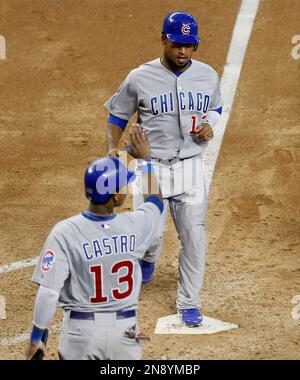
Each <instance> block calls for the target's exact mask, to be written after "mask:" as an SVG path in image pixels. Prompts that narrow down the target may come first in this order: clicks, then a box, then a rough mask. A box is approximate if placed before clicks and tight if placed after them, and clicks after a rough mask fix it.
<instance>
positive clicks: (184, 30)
mask: <svg viewBox="0 0 300 380" xmlns="http://www.w3.org/2000/svg"><path fill="white" fill-rule="evenodd" d="M181 31H182V34H184V35H185V36H188V35H189V34H190V33H191V27H190V26H189V25H188V24H183V25H182V27H181Z"/></svg>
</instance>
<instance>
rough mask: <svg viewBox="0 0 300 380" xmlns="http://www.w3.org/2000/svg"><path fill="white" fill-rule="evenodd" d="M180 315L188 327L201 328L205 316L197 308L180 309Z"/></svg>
mask: <svg viewBox="0 0 300 380" xmlns="http://www.w3.org/2000/svg"><path fill="white" fill-rule="evenodd" d="M178 314H179V316H180V317H181V319H182V321H183V323H184V324H185V325H186V326H187V327H197V326H201V323H202V321H203V316H202V314H201V313H200V311H199V310H198V309H196V308H191V309H178Z"/></svg>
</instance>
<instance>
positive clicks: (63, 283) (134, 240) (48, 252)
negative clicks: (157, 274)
mask: <svg viewBox="0 0 300 380" xmlns="http://www.w3.org/2000/svg"><path fill="white" fill-rule="evenodd" d="M160 216H161V214H160V211H159V208H158V207H157V206H156V205H155V204H154V203H152V202H146V203H143V204H142V205H141V206H140V207H139V208H138V209H137V210H136V211H135V212H125V213H121V214H117V215H114V214H113V215H110V216H107V217H100V216H97V215H94V214H91V213H89V212H85V213H82V214H78V215H76V216H74V217H71V218H69V219H66V220H64V221H61V222H59V223H58V224H57V225H56V226H55V227H54V228H53V230H52V231H51V233H50V234H49V236H48V238H47V240H46V242H45V244H44V247H43V249H42V252H41V255H40V259H39V262H38V263H37V265H36V268H35V271H34V274H33V277H32V281H34V282H36V283H38V284H41V285H44V286H46V287H48V288H51V289H54V290H56V291H57V292H59V293H60V297H59V303H60V306H62V307H63V308H65V309H71V310H78V311H91V312H93V311H94V312H97V311H99V312H101V311H110V312H114V311H118V310H126V309H132V308H135V307H136V305H137V302H138V296H139V291H140V285H141V269H140V265H139V262H138V259H140V258H142V257H143V256H144V253H145V251H146V250H147V249H148V247H149V246H150V244H151V243H152V242H153V240H154V239H155V236H156V234H157V225H158V224H159V220H160Z"/></svg>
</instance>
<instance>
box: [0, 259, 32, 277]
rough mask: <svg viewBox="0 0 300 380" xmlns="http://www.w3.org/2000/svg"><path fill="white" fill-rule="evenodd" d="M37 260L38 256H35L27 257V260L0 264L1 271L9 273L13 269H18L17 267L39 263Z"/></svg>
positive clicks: (21, 267)
mask: <svg viewBox="0 0 300 380" xmlns="http://www.w3.org/2000/svg"><path fill="white" fill-rule="evenodd" d="M37 261H38V257H34V258H33V259H25V260H21V261H17V262H15V263H11V264H5V265H2V266H0V273H7V272H12V271H13V270H17V269H23V268H27V267H32V266H34V265H35V264H36V263H37Z"/></svg>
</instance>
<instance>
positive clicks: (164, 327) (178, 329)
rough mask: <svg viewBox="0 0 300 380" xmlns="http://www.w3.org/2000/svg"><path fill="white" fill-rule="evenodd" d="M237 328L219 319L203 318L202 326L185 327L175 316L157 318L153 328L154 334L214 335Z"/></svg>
mask: <svg viewBox="0 0 300 380" xmlns="http://www.w3.org/2000/svg"><path fill="white" fill-rule="evenodd" d="M238 327H239V326H238V325H235V324H233V323H228V322H223V321H220V320H219V319H214V318H209V317H206V316H203V321H202V326H199V327H187V326H186V325H185V324H184V323H183V322H182V320H181V318H180V317H179V316H178V315H177V314H173V315H169V316H167V317H162V318H159V319H158V321H157V324H156V328H155V332H154V333H155V334H190V335H191V334H192V335H195V334H216V333H219V332H221V331H227V330H231V329H237V328H238Z"/></svg>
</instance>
